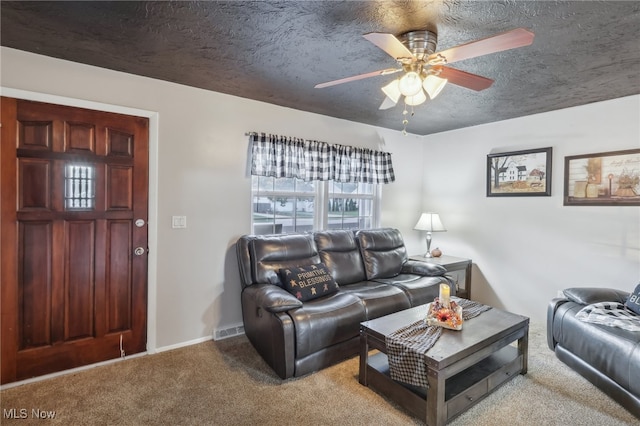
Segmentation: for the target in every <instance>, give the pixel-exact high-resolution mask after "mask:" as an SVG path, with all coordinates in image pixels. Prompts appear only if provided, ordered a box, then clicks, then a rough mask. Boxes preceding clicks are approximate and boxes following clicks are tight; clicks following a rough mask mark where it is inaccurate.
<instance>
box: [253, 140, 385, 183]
mask: <svg viewBox="0 0 640 426" xmlns="http://www.w3.org/2000/svg"><path fill="white" fill-rule="evenodd" d="M250 141H251V174H252V175H255V176H271V177H276V178H279V177H293V178H298V179H302V180H305V181H311V180H333V181H336V182H363V183H391V182H393V181H394V180H395V175H394V173H393V165H392V163H391V154H390V153H388V152H383V151H375V150H372V149H366V148H356V147H353V146H347V145H329V144H328V143H326V142H318V141H312V140H303V139H297V138H291V137H285V136H276V135H266V134H264V133H262V134H260V135H258V134H256V133H254V134H251V135H250Z"/></svg>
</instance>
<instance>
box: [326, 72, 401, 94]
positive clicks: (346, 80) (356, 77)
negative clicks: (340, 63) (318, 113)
mask: <svg viewBox="0 0 640 426" xmlns="http://www.w3.org/2000/svg"><path fill="white" fill-rule="evenodd" d="M399 71H402V68H387V69H386V70H380V71H373V72H368V73H366V74H359V75H354V76H352V77H346V78H341V79H339V80H333V81H328V82H326V83H320V84H316V85H315V86H314V87H315V88H316V89H322V88H323V87H329V86H335V85H337V84H342V83H349V82H350V81H356V80H362V79H365V78H369V77H376V76H378V75H388V74H394V73H396V72H399Z"/></svg>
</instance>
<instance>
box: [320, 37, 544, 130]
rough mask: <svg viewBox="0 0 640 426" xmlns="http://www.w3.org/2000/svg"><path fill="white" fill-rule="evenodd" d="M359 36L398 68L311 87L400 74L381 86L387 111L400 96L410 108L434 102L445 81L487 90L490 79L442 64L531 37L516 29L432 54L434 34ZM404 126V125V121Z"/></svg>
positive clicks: (506, 47)
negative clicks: (393, 60)
mask: <svg viewBox="0 0 640 426" xmlns="http://www.w3.org/2000/svg"><path fill="white" fill-rule="evenodd" d="M363 37H364V38H366V39H367V40H369V41H370V42H371V43H373V44H375V45H376V46H378V47H379V48H380V49H382V50H384V51H385V52H386V53H387V54H389V55H390V56H391V57H392V58H394V59H395V60H396V61H397V63H398V65H400V66H401V68H387V69H384V70H379V71H373V72H369V73H366V74H359V75H355V76H352V77H347V78H341V79H339V80H333V81H329V82H326V83H321V84H317V85H316V86H315V87H316V88H318V89H320V88H323V87H329V86H335V85H337V84H342V83H348V82H351V81H356V80H362V79H365V78H369V77H375V76H379V75H389V74H395V73H398V72H401V71H404V75H403V76H402V77H400V78H398V79H395V80H393V81H392V82H391V83H389V84H387V85H386V86H384V87H382V91H383V92H384V93H385V95H386V96H387V97H386V99H385V101H384V102H383V103H382V105H380V109H387V108H391V107H393V106H395V105H396V104H397V102H398V100H399V99H400V97H401V96H404V100H405V104H406V105H410V106H416V105H420V104H422V103H423V102H425V101H426V100H427V95H429V98H430V99H434V98H435V97H436V96H437V95H438V93H440V91H442V89H443V88H444V86H445V85H446V84H447V82H449V83H452V84H455V85H457V86H461V87H466V88H467V89H471V90H476V91H480V90H484V89H486V88H488V87H489V86H491V85H492V84H493V80H491V79H490V78H486V77H482V76H479V75H476V74H471V73H468V72H465V71H460V70H457V69H455V68H451V67H448V66H446V65H447V64H451V63H454V62H458V61H462V60H465V59H470V58H475V57H478V56H482V55H488V54H490V53H496V52H501V51H503V50H509V49H514V48H516V47H523V46H528V45H530V44H531V43H533V37H534V34H533V33H532V32H531V31H529V30H527V29H525V28H516V29H513V30H511V31H507V32H504V33H500V34H496V35H494V36H491V37H487V38H483V39H480V40H476V41H472V42H469V43H465V44H461V45H459V46H456V47H452V48H449V49H446V50H443V51H441V52H436V44H437V41H438V35H437V34H436V33H435V32H433V31H429V30H420V31H409V32H407V33H404V34H402V35H400V36H399V38H396V37H395V36H394V35H393V34H387V33H369V34H365V35H364V36H363ZM425 92H426V94H425ZM405 111H406V109H405ZM404 124H405V126H406V122H405V123H404Z"/></svg>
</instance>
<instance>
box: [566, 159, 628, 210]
mask: <svg viewBox="0 0 640 426" xmlns="http://www.w3.org/2000/svg"><path fill="white" fill-rule="evenodd" d="M564 205H565V206H640V149H629V150H625V151H610V152H600V153H597V154H585V155H573V156H570V157H564Z"/></svg>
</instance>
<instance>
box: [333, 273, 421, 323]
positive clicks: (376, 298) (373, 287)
mask: <svg viewBox="0 0 640 426" xmlns="http://www.w3.org/2000/svg"><path fill="white" fill-rule="evenodd" d="M340 292H342V293H348V294H353V295H355V296H358V297H359V298H360V300H362V303H363V304H364V308H365V312H366V314H367V319H368V320H370V319H374V318H378V317H381V316H383V315H387V314H391V313H393V312H397V311H401V310H403V309H408V308H410V307H411V303H410V302H409V297H408V296H407V295H406V294H405V292H404V291H403V290H402V289H400V288H398V287H396V286H393V285H389V284H385V283H381V282H376V281H360V282H357V283H353V284H349V285H341V286H340Z"/></svg>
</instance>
